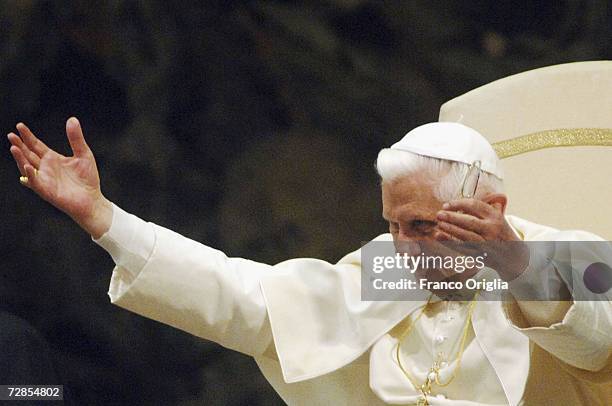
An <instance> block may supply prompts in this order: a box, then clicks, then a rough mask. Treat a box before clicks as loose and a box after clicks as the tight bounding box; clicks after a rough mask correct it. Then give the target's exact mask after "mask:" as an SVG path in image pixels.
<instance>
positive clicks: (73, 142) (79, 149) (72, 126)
mask: <svg viewBox="0 0 612 406" xmlns="http://www.w3.org/2000/svg"><path fill="white" fill-rule="evenodd" d="M66 135H67V136H68V142H70V148H72V152H73V153H74V155H75V156H77V157H82V156H85V155H87V154H89V153H90V152H91V151H90V149H89V147H88V146H87V143H86V142H85V137H83V130H82V129H81V123H79V120H77V119H76V117H70V118H69V119H68V121H66Z"/></svg>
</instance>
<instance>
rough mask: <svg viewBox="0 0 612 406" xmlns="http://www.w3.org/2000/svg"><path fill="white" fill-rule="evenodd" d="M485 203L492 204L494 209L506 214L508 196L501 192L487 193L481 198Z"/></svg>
mask: <svg viewBox="0 0 612 406" xmlns="http://www.w3.org/2000/svg"><path fill="white" fill-rule="evenodd" d="M482 201H483V202H485V203H486V204H488V205H490V206H493V208H494V209H496V210H498V211H500V212H501V214H506V206H507V205H508V196H506V195H505V194H503V193H489V194H487V195H486V196H485V197H483V198H482Z"/></svg>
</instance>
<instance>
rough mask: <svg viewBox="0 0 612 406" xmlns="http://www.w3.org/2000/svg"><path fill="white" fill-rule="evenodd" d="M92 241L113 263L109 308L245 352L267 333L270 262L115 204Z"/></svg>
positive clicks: (252, 351)
mask: <svg viewBox="0 0 612 406" xmlns="http://www.w3.org/2000/svg"><path fill="white" fill-rule="evenodd" d="M94 241H95V242H96V243H97V244H99V245H100V246H102V247H103V248H104V249H106V250H107V251H108V252H109V254H110V255H111V256H112V257H113V260H114V261H115V264H116V266H115V268H114V270H113V275H112V277H111V282H110V287H109V292H108V294H109V297H110V300H111V302H112V303H113V304H115V305H118V306H120V307H123V308H125V309H127V310H130V311H132V312H135V313H138V314H140V315H142V316H145V317H148V318H151V319H154V320H157V321H160V322H162V323H165V324H168V325H170V326H173V327H176V328H179V329H181V330H184V331H187V332H189V333H191V334H194V335H196V336H199V337H202V338H206V339H208V340H212V341H215V342H217V343H219V344H221V345H223V346H225V347H227V348H231V349H234V350H237V351H240V352H243V353H246V354H249V355H259V354H263V353H264V352H265V351H266V349H267V348H268V347H269V346H270V344H271V343H272V332H271V329H270V324H269V321H268V315H267V311H266V306H265V302H264V298H263V294H262V292H261V288H260V284H259V282H260V279H261V277H263V276H264V275H266V274H268V273H270V272H271V271H272V267H271V266H270V265H266V264H262V263H258V262H254V261H249V260H246V259H242V258H228V257H227V256H226V255H225V254H224V253H223V252H221V251H218V250H216V249H213V248H211V247H208V246H206V245H203V244H200V243H198V242H196V241H194V240H191V239H189V238H186V237H184V236H182V235H180V234H178V233H175V232H173V231H171V230H168V229H166V228H164V227H160V226H158V225H156V224H153V223H147V222H145V221H143V220H141V219H140V218H138V217H136V216H134V215H131V214H128V213H126V212H125V211H123V210H121V209H120V208H119V207H117V206H114V207H113V221H112V225H111V227H110V229H109V231H108V232H107V233H106V234H104V235H103V236H102V237H101V238H99V239H98V240H94Z"/></svg>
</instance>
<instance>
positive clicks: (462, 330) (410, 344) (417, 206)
mask: <svg viewBox="0 0 612 406" xmlns="http://www.w3.org/2000/svg"><path fill="white" fill-rule="evenodd" d="M17 130H18V132H19V136H18V135H16V134H13V133H11V134H9V136H8V138H9V140H10V142H11V144H12V146H11V153H12V154H13V157H14V158H15V160H16V162H17V166H18V168H19V171H20V173H21V175H22V177H21V182H22V184H24V185H25V186H27V187H29V188H30V189H32V190H33V191H34V192H36V193H37V194H38V195H40V196H41V197H42V198H43V199H45V200H47V201H48V202H50V203H51V204H53V205H54V206H56V207H57V208H59V209H60V210H63V211H64V212H65V213H66V214H68V215H69V216H70V217H71V218H72V219H73V220H74V221H76V222H77V224H79V225H80V226H81V227H82V228H83V229H84V230H85V231H86V232H88V233H89V234H90V235H91V236H92V238H93V239H94V240H95V241H96V242H97V243H98V244H99V245H101V246H102V247H103V248H105V249H106V250H107V251H108V252H109V253H110V255H111V256H112V257H113V259H114V261H115V263H116V265H117V266H116V267H115V269H114V271H113V276H112V279H111V284H110V290H109V295H110V298H111V301H112V302H113V303H115V304H117V305H119V306H121V307H124V308H126V309H129V310H131V311H134V312H136V313H139V314H141V315H144V316H146V317H150V318H153V319H156V320H159V321H161V322H164V323H166V324H169V325H171V326H174V327H177V328H180V329H183V330H185V331H188V332H190V333H192V334H195V335H197V336H200V337H204V338H206V339H210V340H213V341H216V342H218V343H220V344H222V345H224V346H226V347H228V348H231V349H234V350H237V351H240V352H243V353H245V354H249V355H252V356H253V357H254V358H255V360H256V361H257V363H258V365H259V367H260V368H261V370H262V372H263V373H264V375H265V376H266V378H267V379H268V380H269V381H270V383H271V384H272V385H273V386H274V388H275V389H276V390H277V391H278V392H279V394H280V395H281V396H282V397H283V399H284V400H285V401H286V402H287V403H289V404H360V405H361V404H362V405H376V404H385V403H389V404H430V405H501V404H512V405H516V404H519V403H521V402H522V403H523V404H527V405H547V404H550V405H558V404H572V405H573V404H605V403H607V402H608V401H609V400H610V398H611V396H612V392H611V387H610V376H611V372H612V367H611V362H610V352H611V347H612V343H611V341H610V331H612V320H611V317H612V314H611V313H612V312H611V311H610V302H607V301H598V302H597V301H573V302H558V301H557V302H537V303H536V302H525V301H512V302H510V303H508V305H507V306H502V303H501V302H474V301H470V302H468V303H464V302H455V303H451V302H449V301H445V300H437V299H435V298H433V299H431V300H429V301H428V302H427V303H423V302H414V301H412V302H411V301H405V302H402V301H397V302H394V301H380V302H379V301H362V300H361V289H360V275H361V272H360V271H361V267H362V264H361V256H360V253H359V251H356V252H354V253H351V254H348V255H347V256H345V257H344V258H343V259H341V260H340V261H339V262H338V263H337V264H329V263H326V262H324V261H319V260H316V259H309V258H307V259H295V260H289V261H285V262H283V263H280V264H277V265H275V266H269V265H265V264H261V263H257V262H253V261H249V260H245V259H241V258H228V257H227V256H226V255H225V254H224V253H222V252H220V251H217V250H215V249H213V248H210V247H207V246H204V245H202V244H199V243H197V242H195V241H192V240H189V239H187V238H185V237H182V236H180V235H178V234H176V233H174V232H172V231H170V230H168V229H165V228H163V227H159V226H157V225H155V224H152V223H147V222H144V221H142V220H141V219H139V218H137V217H136V216H133V215H130V214H128V213H126V212H124V211H122V210H121V209H120V208H119V207H117V206H116V205H114V204H113V203H111V202H109V201H108V200H107V199H106V198H105V197H104V196H103V194H102V192H101V190H100V182H99V176H98V171H97V167H96V163H95V159H94V156H93V154H92V152H91V150H90V149H89V147H88V146H87V144H86V142H85V139H84V137H83V133H82V130H81V126H80V124H79V122H78V121H77V120H76V119H75V118H71V119H69V120H68V122H67V125H66V132H67V136H68V140H69V142H70V145H71V148H72V150H73V152H74V156H72V157H64V156H61V155H59V154H57V153H56V152H55V151H53V150H51V149H49V148H48V147H47V146H46V145H45V144H44V143H43V142H42V141H40V140H39V139H38V138H37V137H36V136H35V135H34V134H33V133H32V132H31V131H30V130H29V129H28V128H27V127H26V126H25V125H24V124H21V123H20V124H18V125H17ZM473 162H480V163H481V164H482V171H483V173H482V176H481V179H479V180H478V181H477V184H478V185H479V186H478V188H477V189H476V195H475V196H472V197H470V198H462V199H454V197H455V196H456V194H455V191H456V190H458V189H459V188H461V182H462V177H463V174H464V173H465V171H466V168H467V166H468V165H469V164H471V163H473ZM377 168H378V171H379V173H380V175H381V178H382V198H383V216H384V217H385V218H386V219H387V221H388V222H389V228H390V230H389V231H390V234H385V235H382V236H380V237H379V238H377V239H376V240H378V241H389V242H391V241H393V242H396V243H398V242H404V241H408V242H413V241H428V242H436V241H448V240H458V241H473V240H476V241H490V240H501V241H520V240H521V239H523V240H525V241H529V240H544V241H554V240H563V239H567V238H570V239H576V240H581V239H586V240H590V239H593V240H597V239H598V238H597V237H596V236H593V235H591V234H588V233H563V232H559V231H557V230H554V229H552V228H549V227H545V226H540V225H537V224H533V223H530V222H527V221H525V220H522V219H519V218H514V217H510V216H505V215H504V214H505V208H506V203H507V198H506V196H505V195H504V194H502V193H501V179H500V177H501V171H500V170H499V162H498V159H497V157H496V155H495V152H494V151H493V149H492V148H491V146H490V145H489V144H488V143H487V141H486V140H485V139H484V138H483V137H482V136H481V135H480V134H479V133H478V132H476V131H475V130H473V129H470V128H468V127H466V126H463V125H461V124H456V123H432V124H427V125H425V126H421V127H418V128H416V129H414V130H413V131H411V132H409V133H408V134H407V135H406V136H405V137H404V138H403V139H402V140H401V141H400V142H398V143H397V144H395V145H394V146H393V147H392V148H390V149H385V150H383V151H381V153H380V154H379V158H378V162H377ZM517 264H518V265H517V266H511V267H508V269H505V270H504V272H502V273H501V274H502V278H504V279H505V280H507V281H510V282H511V283H516V284H520V283H526V282H525V281H524V280H523V279H524V275H529V274H530V273H534V272H536V273H537V272H539V271H543V270H544V269H543V268H544V267H545V266H547V265H545V264H542V263H537V261H534V258H529V259H528V260H527V261H526V262H525V260H524V258H523V260H522V261H517ZM515 265H516V264H515ZM519 265H520V266H519ZM560 282H561V283H562V281H560ZM453 354H455V356H453Z"/></svg>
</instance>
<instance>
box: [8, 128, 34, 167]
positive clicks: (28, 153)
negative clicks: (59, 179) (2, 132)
mask: <svg viewBox="0 0 612 406" xmlns="http://www.w3.org/2000/svg"><path fill="white" fill-rule="evenodd" d="M7 137H8V139H9V141H10V143H11V144H12V145H14V146H16V147H17V148H19V149H20V150H21V152H22V153H23V155H24V156H25V157H26V159H27V160H28V161H30V163H31V164H32V165H34V167H35V168H39V167H40V157H39V156H38V155H36V154H35V153H34V152H32V151H30V149H29V148H28V146H27V145H26V144H25V143H24V142H23V141H22V140H21V138H19V137H18V136H17V134H15V133H9V134H8V136H7Z"/></svg>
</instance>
